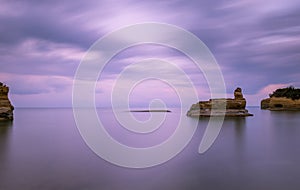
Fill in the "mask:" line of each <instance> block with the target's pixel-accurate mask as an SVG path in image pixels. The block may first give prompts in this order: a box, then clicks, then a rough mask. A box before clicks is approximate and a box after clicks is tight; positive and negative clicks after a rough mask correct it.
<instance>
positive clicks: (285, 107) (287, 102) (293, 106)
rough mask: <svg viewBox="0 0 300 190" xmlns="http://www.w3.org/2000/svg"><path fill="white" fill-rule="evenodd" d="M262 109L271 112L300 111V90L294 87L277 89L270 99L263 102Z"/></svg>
mask: <svg viewBox="0 0 300 190" xmlns="http://www.w3.org/2000/svg"><path fill="white" fill-rule="evenodd" d="M260 107H261V109H268V110H271V111H289V110H300V89H296V88H294V87H293V86H290V87H287V88H280V89H277V90H276V91H274V92H273V93H272V94H270V98H267V99H263V100H262V101H261V103H260Z"/></svg>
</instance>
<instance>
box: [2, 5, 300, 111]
mask: <svg viewBox="0 0 300 190" xmlns="http://www.w3.org/2000/svg"><path fill="white" fill-rule="evenodd" d="M0 2H1V7H0V34H1V35H0V68H1V69H0V81H3V82H5V83H7V84H8V85H9V86H11V93H12V94H11V97H12V101H13V102H14V104H15V105H16V106H19V107H22V106H71V100H72V80H73V77H74V74H75V72H76V69H77V67H78V65H79V63H80V60H81V58H82V57H83V56H84V55H85V52H86V51H87V50H88V49H89V47H90V46H91V45H92V44H93V43H94V42H95V41H96V40H97V39H99V38H101V37H103V36H104V35H105V34H107V33H109V32H111V31H113V30H116V29H118V28H120V27H123V26H126V25H130V24H136V23H141V22H163V23H169V24H174V25H177V26H180V27H183V28H185V29H187V30H188V31H190V32H192V33H193V34H195V35H196V36H197V37H199V38H200V39H201V40H202V41H203V42H204V43H205V44H206V45H207V46H208V48H209V49H210V50H211V52H212V53H213V54H214V56H215V58H216V60H217V62H218V63H219V65H220V67H221V69H222V72H223V75H224V79H225V82H226V87H227V90H228V91H227V93H228V96H232V91H233V90H234V89H235V88H236V87H237V86H240V87H242V88H243V89H244V93H245V95H246V97H247V98H248V102H249V104H250V105H258V104H259V101H260V99H261V98H264V97H266V96H267V95H268V93H271V92H272V91H273V90H274V89H276V88H278V87H284V86H287V85H294V86H296V87H299V86H300V81H299V78H300V73H299V70H300V64H299V61H300V2H299V1H297V0H265V1H258V0H243V1H240V0H231V1H216V0H213V1H197V0H195V1H181V0H173V1H172V0H171V1H170V0H160V1H137V0H124V1H119V0H100V1H99V0H94V1H83V0H74V1H67V0H64V1H61V0H59V1H58V0H51V1H50V0H48V1H47V0H46V1H36V0H32V1H18V0H17V1H8V0H0ZM152 57H156V58H161V59H164V60H167V61H170V62H172V63H175V64H177V65H178V66H180V67H181V68H182V69H183V70H184V71H185V72H186V73H187V75H188V76H189V77H190V78H191V80H192V81H193V82H194V84H195V85H196V87H197V90H198V92H199V96H200V97H201V99H207V98H209V95H210V94H209V88H208V86H207V84H206V81H205V78H204V77H203V75H202V73H201V72H199V71H198V70H196V67H195V65H193V63H192V62H191V60H189V59H188V58H186V57H185V56H184V55H183V54H182V53H179V52H178V51H176V50H173V49H168V48H166V47H161V46H158V45H144V46H138V47H133V48H130V49H128V50H125V51H124V52H122V53H120V54H119V55H117V56H116V57H114V59H113V60H111V62H110V63H109V64H108V65H107V67H106V68H105V71H104V72H103V73H102V75H101V77H100V79H99V85H97V89H96V102H97V103H98V105H99V106H108V105H106V102H107V100H108V99H109V98H110V93H111V90H112V88H113V85H114V81H115V79H116V78H117V76H118V74H119V73H120V72H121V71H122V70H123V69H124V68H125V67H126V66H128V65H130V64H131V63H133V62H136V61H140V60H143V59H146V58H152ZM147 69H151V66H149V68H145V70H147ZM135 74H136V75H138V74H139V73H138V72H137V73H135ZM168 74H169V75H172V73H168ZM174 80H180V79H178V78H176V77H175V78H174ZM153 88H155V89H156V91H154V90H153ZM167 88H168V87H167V86H166V85H165V84H162V83H160V82H158V81H152V82H151V81H148V82H145V84H144V86H142V85H141V84H140V85H139V88H138V89H137V90H136V91H135V92H133V93H132V97H131V99H132V101H133V103H132V104H133V105H144V104H148V103H149V100H150V99H151V98H156V97H157V98H162V99H168V98H166V97H172V98H170V99H169V100H166V101H169V104H170V105H175V104H176V102H177V103H178V101H176V100H177V97H176V96H175V95H174V92H173V91H172V90H171V89H169V90H168V89H167ZM183 88H184V87H183ZM155 92H157V93H155ZM162 93H164V94H163V95H162Z"/></svg>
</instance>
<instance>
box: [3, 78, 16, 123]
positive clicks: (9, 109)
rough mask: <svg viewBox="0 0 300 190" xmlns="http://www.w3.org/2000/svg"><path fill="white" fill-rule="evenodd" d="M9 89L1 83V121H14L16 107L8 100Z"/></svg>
mask: <svg viewBox="0 0 300 190" xmlns="http://www.w3.org/2000/svg"><path fill="white" fill-rule="evenodd" d="M8 92H9V87H8V86H6V85H4V84H3V83H2V82H0V121H6V120H13V110H14V106H13V105H12V104H11V102H10V100H9V99H8Z"/></svg>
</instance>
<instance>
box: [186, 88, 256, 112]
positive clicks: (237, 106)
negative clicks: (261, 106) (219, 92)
mask: <svg viewBox="0 0 300 190" xmlns="http://www.w3.org/2000/svg"><path fill="white" fill-rule="evenodd" d="M212 107H213V108H214V109H212ZM222 108H226V109H222ZM245 108H246V99H245V98H244V97H243V93H242V89H241V88H237V89H236V90H235V91H234V99H232V98H218V99H210V100H209V101H200V102H198V103H196V104H193V105H192V106H191V108H190V110H189V111H188V112H187V116H191V117H210V116H227V117H244V116H253V114H250V113H248V110H247V109H245Z"/></svg>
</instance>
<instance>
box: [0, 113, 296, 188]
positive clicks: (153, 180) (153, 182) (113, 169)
mask: <svg viewBox="0 0 300 190" xmlns="http://www.w3.org/2000/svg"><path fill="white" fill-rule="evenodd" d="M171 110H172V113H167V119H166V122H165V123H164V124H163V125H165V127H164V128H163V129H161V130H157V131H155V133H152V134H151V135H150V136H146V135H141V136H138V135H136V134H134V135H131V134H124V133H128V131H124V129H120V130H119V128H118V123H117V122H116V121H115V119H114V117H113V115H112V113H111V112H110V111H109V110H104V109H100V110H98V113H99V116H100V118H102V120H103V123H104V124H105V126H106V127H107V130H108V132H109V133H111V134H112V136H113V137H114V138H115V139H116V140H118V141H120V142H121V143H124V144H127V145H129V146H136V147H147V146H153V145H155V144H157V143H160V142H163V141H164V140H165V139H166V138H168V136H170V135H171V134H172V132H173V131H174V126H175V127H176V125H177V122H178V118H179V115H180V113H179V111H178V110H177V109H171ZM249 112H250V113H253V114H254V117H248V118H232V119H226V120H225V122H224V124H223V127H222V130H221V133H220V135H219V136H218V138H217V140H216V141H215V143H214V144H213V146H212V147H211V148H210V149H209V150H208V151H207V152H206V153H205V154H198V153H197V150H198V146H199V143H200V141H201V139H202V136H203V133H204V130H205V128H206V124H207V122H208V120H207V119H201V120H200V121H199V125H198V128H197V131H196V133H195V135H194V136H193V138H192V140H191V141H190V143H189V144H188V146H187V147H186V148H185V149H184V150H183V151H182V152H181V153H180V154H179V155H177V156H176V157H175V158H173V159H172V160H170V161H168V162H166V163H164V164H162V165H159V166H156V167H152V168H148V169H128V168H122V167H118V166H115V165H112V164H110V163H109V162H107V161H104V160H103V159H101V158H100V157H98V156H97V155H96V154H94V153H93V152H92V151H91V150H90V149H89V148H88V146H87V145H86V144H85V142H84V140H83V139H82V138H81V136H80V134H79V131H78V130H77V128H76V125H75V121H74V117H73V112H72V109H25V108H22V109H21V108H17V109H16V110H15V120H14V121H13V123H1V124H0V189H1V190H14V189H16V190H19V189H22V190H27V189H39V190H44V189H45V190H47V189H49V190H53V189H55V190H60V189H61V190H68V189H70V190H71V189H72V190H74V189H79V190H85V189H86V190H88V189H91V190H99V189H101V190H102V189H103V190H105V189H107V190H112V189H121V190H127V189H128V190H135V189H143V190H147V189H149V190H150V189H151V190H153V189H155V190H160V189H163V190H168V189H170V190H176V189H178V190H182V189H197V190H199V189H203V190H216V189H230V190H240V189H242V190H248V189H249V190H250V189H251V190H268V189H271V190H276V189H278V190H282V189H289V190H292V189H295V190H296V189H297V190H299V189H300V179H299V176H300V112H270V111H267V110H260V109H259V108H249ZM136 114H137V115H136V116H137V117H140V118H147V117H148V116H149V113H136ZM138 114H139V115H138ZM155 114H163V113H155ZM186 119H188V120H191V121H192V120H193V118H186ZM187 127H189V126H187ZM122 130H123V131H122Z"/></svg>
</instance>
